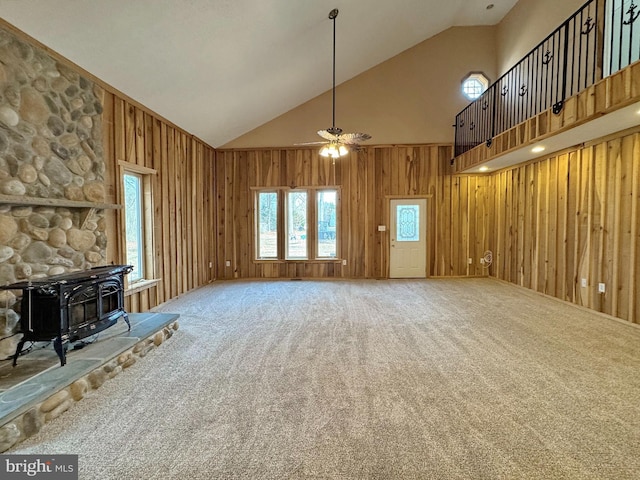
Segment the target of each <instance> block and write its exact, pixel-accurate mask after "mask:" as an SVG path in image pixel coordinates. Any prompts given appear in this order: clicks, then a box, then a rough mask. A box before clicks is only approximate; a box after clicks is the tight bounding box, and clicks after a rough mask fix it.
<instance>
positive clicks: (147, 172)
mask: <svg viewBox="0 0 640 480" xmlns="http://www.w3.org/2000/svg"><path fill="white" fill-rule="evenodd" d="M118 163H119V165H120V190H121V191H120V204H121V205H122V206H123V207H122V208H121V209H120V226H121V233H120V235H119V239H120V242H121V243H120V258H121V260H122V263H127V246H126V241H127V240H126V235H127V228H126V227H127V223H126V212H125V207H124V205H125V192H124V176H125V175H132V176H136V177H138V178H140V180H141V182H140V184H141V185H140V186H141V198H140V201H141V216H142V218H141V220H142V225H141V228H142V245H143V251H142V254H141V256H142V262H141V263H142V269H143V271H142V272H141V276H140V278H137V279H136V280H134V281H130V280H129V278H128V277H129V275H126V276H125V288H126V289H133V288H138V287H139V286H140V285H141V284H144V283H145V282H151V281H155V261H154V251H155V248H154V238H153V234H154V216H153V183H154V181H155V179H156V175H157V171H156V170H154V169H152V168H147V167H143V166H140V165H135V164H131V163H128V162H124V161H120V162H118Z"/></svg>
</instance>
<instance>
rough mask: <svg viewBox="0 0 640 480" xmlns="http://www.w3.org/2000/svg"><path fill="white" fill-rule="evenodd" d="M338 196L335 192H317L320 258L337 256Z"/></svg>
mask: <svg viewBox="0 0 640 480" xmlns="http://www.w3.org/2000/svg"><path fill="white" fill-rule="evenodd" d="M337 195H338V192H336V191H335V190H320V191H318V192H317V195H316V198H317V201H318V205H317V209H316V211H317V212H318V237H317V238H318V241H317V245H318V258H333V257H335V256H336V250H337V249H336V245H337V237H336V213H337V206H338V205H337Z"/></svg>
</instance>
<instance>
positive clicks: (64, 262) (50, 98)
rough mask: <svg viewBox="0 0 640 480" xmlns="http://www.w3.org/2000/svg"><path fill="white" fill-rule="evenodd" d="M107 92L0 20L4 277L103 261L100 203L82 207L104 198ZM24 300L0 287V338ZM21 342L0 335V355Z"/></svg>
mask: <svg viewBox="0 0 640 480" xmlns="http://www.w3.org/2000/svg"><path fill="white" fill-rule="evenodd" d="M103 99H104V91H103V90H102V89H101V88H100V87H99V86H98V85H96V84H94V82H92V81H90V80H88V79H87V78H85V77H83V76H82V75H80V74H79V73H78V72H77V71H75V70H74V69H72V68H69V67H67V66H65V65H62V64H61V63H60V62H58V61H56V60H55V59H54V58H53V57H51V56H50V55H49V54H48V53H46V52H45V51H44V50H43V49H41V48H40V47H37V46H35V45H31V44H30V43H27V42H25V41H23V40H22V39H20V38H18V37H16V35H14V34H13V33H12V32H9V31H7V30H4V29H2V28H0V285H7V284H10V283H13V282H15V281H20V280H26V279H36V278H42V277H47V276H51V275H56V274H60V273H66V272H69V271H75V270H84V269H87V268H90V267H93V266H97V265H102V264H104V263H105V261H106V258H105V257H106V246H107V238H106V226H105V218H104V210H100V209H98V210H95V211H91V210H88V209H86V208H85V209H83V208H81V207H82V205H85V204H86V203H87V202H88V203H90V204H92V205H93V204H95V205H100V204H104V202H105V192H106V187H105V183H104V174H105V161H104V158H103V157H104V155H103V148H102V135H103V132H102V108H103V107H102V102H103ZM43 200H44V201H43ZM57 201H58V203H60V201H64V202H66V204H67V205H66V206H65V207H64V208H62V207H59V206H56V202H57ZM69 201H71V202H69ZM73 202H83V203H82V204H79V205H78V208H76V207H74V206H73V205H74V204H73ZM43 203H44V204H46V206H43ZM69 203H71V205H72V206H69V205H68V204H69ZM49 205H51V206H49ZM87 212H91V215H87ZM18 301H19V299H18V298H16V296H15V295H14V294H13V293H9V292H4V293H0V339H2V338H4V337H8V336H10V335H12V334H13V333H16V331H17V328H18V327H17V324H18V321H17V320H18V315H19V312H18V311H17V310H18V308H17V302H18ZM18 340H19V336H13V337H10V338H7V339H4V340H0V356H6V355H9V354H11V353H13V351H14V350H15V344H16V343H17V341H18Z"/></svg>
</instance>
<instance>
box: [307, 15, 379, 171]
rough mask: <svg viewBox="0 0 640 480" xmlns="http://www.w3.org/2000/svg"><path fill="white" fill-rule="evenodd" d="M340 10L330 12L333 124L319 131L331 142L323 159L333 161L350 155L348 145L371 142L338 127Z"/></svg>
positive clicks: (368, 136) (322, 151)
mask: <svg viewBox="0 0 640 480" xmlns="http://www.w3.org/2000/svg"><path fill="white" fill-rule="evenodd" d="M337 16H338V9H337V8H334V9H333V10H331V11H330V12H329V19H330V20H331V21H332V22H333V65H332V67H333V85H332V88H331V100H332V122H331V127H329V128H327V129H326V130H320V131H318V135H320V136H321V137H322V138H324V139H326V140H329V143H328V144H327V145H325V146H323V147H322V148H321V149H320V152H319V153H320V155H321V156H322V157H331V158H333V159H335V158H339V157H344V156H345V155H347V154H348V153H349V149H348V148H347V147H346V145H350V146H353V145H356V146H357V145H358V142H359V141H362V140H369V139H370V138H371V135H368V134H366V133H343V132H342V129H341V128H339V127H336V17H337Z"/></svg>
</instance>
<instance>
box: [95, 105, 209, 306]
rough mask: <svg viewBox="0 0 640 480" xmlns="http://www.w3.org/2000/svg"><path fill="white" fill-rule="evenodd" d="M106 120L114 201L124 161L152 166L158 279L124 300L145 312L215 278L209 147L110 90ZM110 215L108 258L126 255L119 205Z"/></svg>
mask: <svg viewBox="0 0 640 480" xmlns="http://www.w3.org/2000/svg"><path fill="white" fill-rule="evenodd" d="M103 124H104V132H105V133H104V149H105V161H106V162H107V168H108V172H107V175H106V177H107V178H108V179H110V181H111V184H110V186H109V191H110V194H112V195H113V197H114V198H115V200H116V203H120V204H122V203H123V198H122V191H121V190H122V185H121V173H122V168H130V169H131V170H132V171H139V172H141V173H148V172H149V171H155V173H154V174H152V175H151V178H152V203H153V211H152V215H153V222H152V223H153V235H152V236H153V252H152V256H151V259H150V263H151V265H150V267H151V268H150V269H151V270H153V272H152V273H153V275H152V276H153V278H156V279H160V281H159V282H158V283H157V284H155V285H154V286H152V287H151V288H146V289H141V290H140V291H137V292H136V293H133V294H130V295H128V296H127V297H126V305H125V306H126V309H127V310H128V311H130V312H143V311H146V310H148V309H150V308H152V307H154V306H156V305H159V304H161V303H163V302H165V301H167V300H169V299H171V298H174V297H176V296H178V295H180V294H182V293H184V292H187V291H188V290H191V289H193V288H196V287H199V286H201V285H204V284H207V283H209V282H211V281H212V280H213V279H214V278H215V270H214V268H213V263H212V262H213V259H214V252H215V238H214V236H213V235H211V232H212V231H213V227H214V224H215V221H214V218H215V217H214V215H215V210H214V206H213V204H214V194H213V174H214V171H213V165H214V162H213V159H214V150H213V148H211V147H209V146H208V145H206V144H204V143H203V142H202V141H200V140H198V139H197V138H195V137H193V136H192V135H189V134H188V133H186V132H184V131H182V130H180V129H179V128H177V127H175V126H173V125H171V124H169V123H168V122H166V121H164V120H163V119H161V118H159V117H156V116H155V115H153V114H152V113H150V112H149V111H148V110H145V109H143V108H141V107H140V106H137V105H135V104H133V103H130V102H129V101H127V100H126V99H123V98H121V97H119V96H118V95H117V94H114V93H109V92H108V93H106V95H105V101H104V113H103ZM109 215H110V216H111V218H110V222H109V225H110V229H109V231H108V238H109V243H110V248H109V250H108V255H109V256H110V258H109V259H108V261H109V263H111V262H113V263H126V255H125V250H124V240H123V238H122V235H121V233H120V232H122V231H123V229H124V215H123V212H122V211H118V212H113V213H109ZM210 262H211V263H210ZM210 265H211V266H210Z"/></svg>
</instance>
